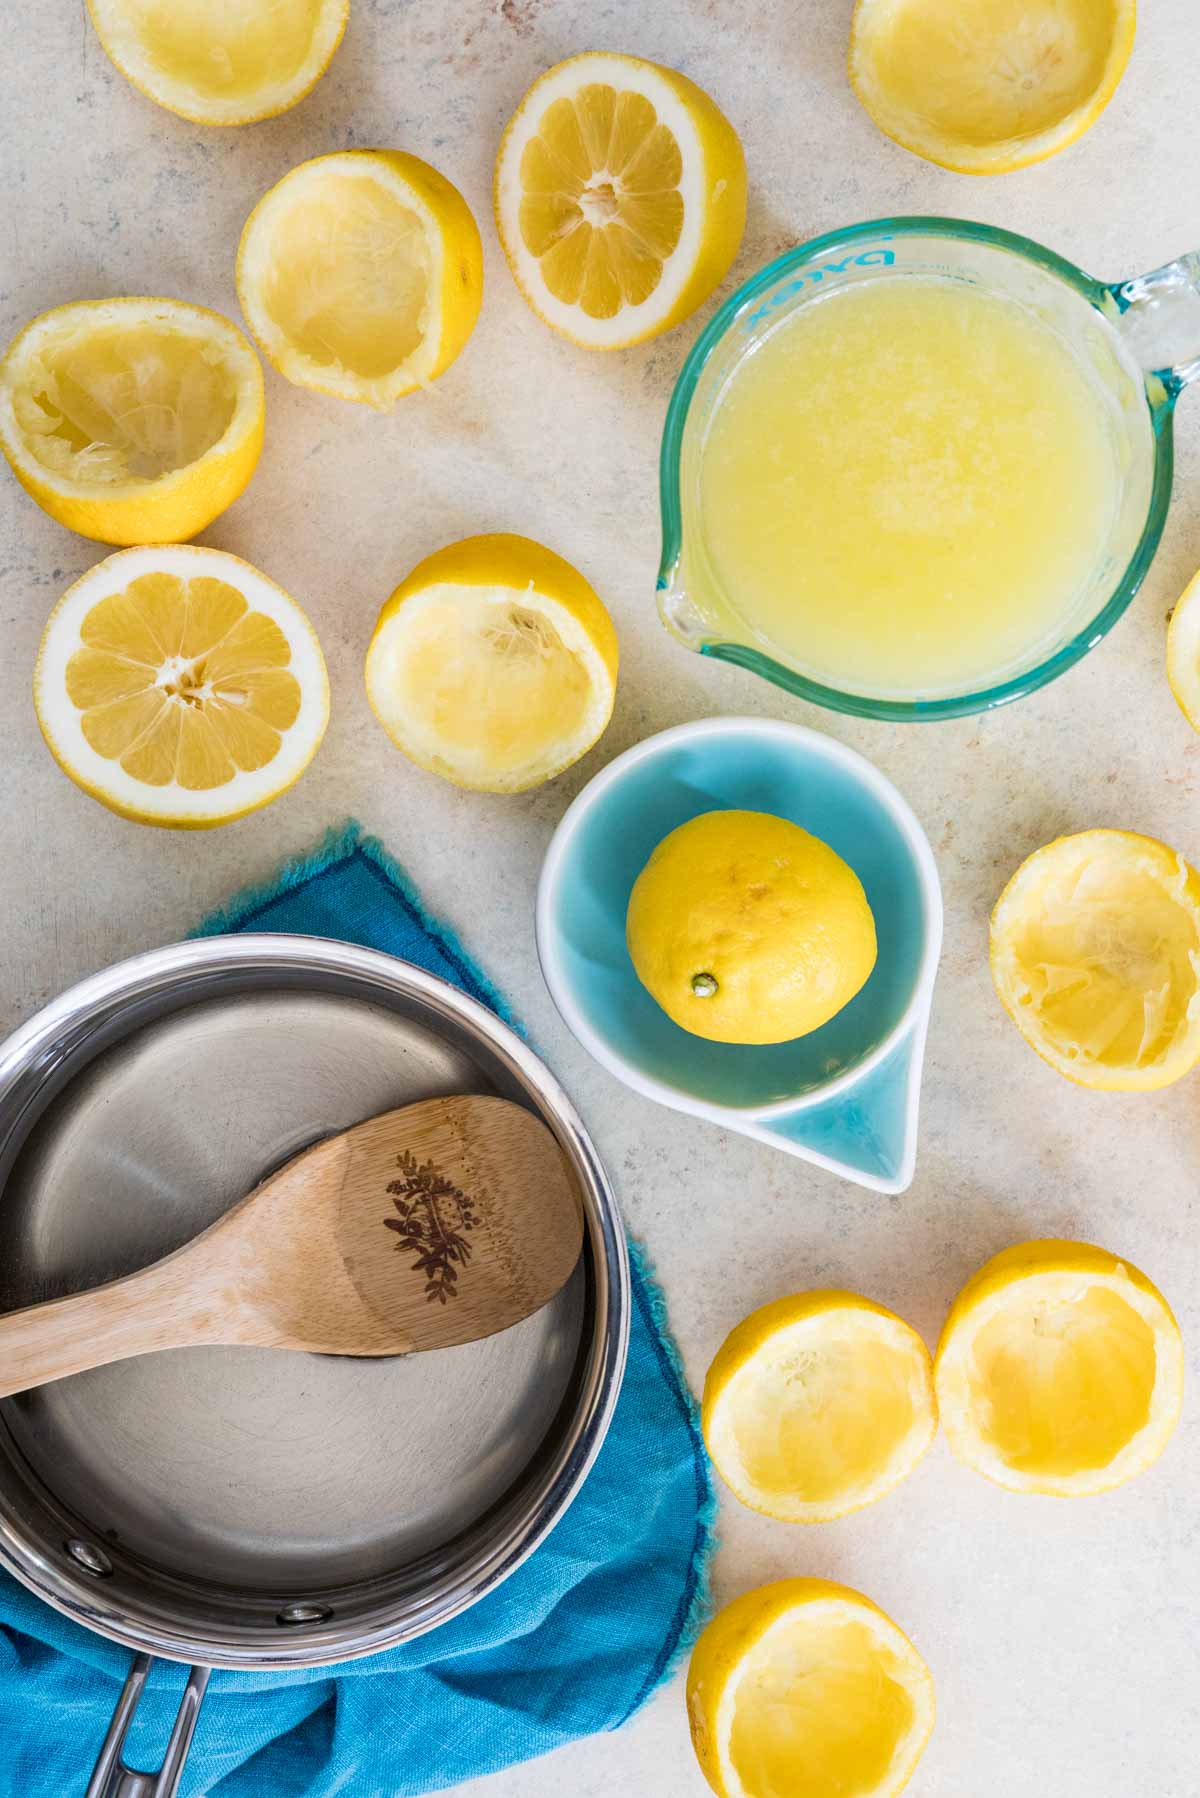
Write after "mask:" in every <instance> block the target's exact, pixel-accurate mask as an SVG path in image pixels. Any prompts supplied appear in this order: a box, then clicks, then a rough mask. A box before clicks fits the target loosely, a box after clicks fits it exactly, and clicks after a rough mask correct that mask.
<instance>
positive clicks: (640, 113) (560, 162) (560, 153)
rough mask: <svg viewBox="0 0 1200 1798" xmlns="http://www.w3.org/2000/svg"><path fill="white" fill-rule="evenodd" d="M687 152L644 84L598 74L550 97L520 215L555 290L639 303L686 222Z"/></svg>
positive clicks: (606, 301) (603, 305) (590, 306)
mask: <svg viewBox="0 0 1200 1798" xmlns="http://www.w3.org/2000/svg"><path fill="white" fill-rule="evenodd" d="M682 176H683V158H682V156H681V154H680V150H679V144H678V143H677V141H676V139H675V136H674V134H673V133H672V132H671V131H670V130H669V128H668V127H667V126H666V125H665V124H663V123H662V121H661V120H660V119H659V117H658V115H657V113H656V111H655V109H654V106H653V105H652V104H651V102H650V100H648V99H647V98H646V96H645V95H644V94H639V93H634V92H630V91H624V92H619V91H618V90H617V89H616V88H615V87H612V86H611V85H609V83H607V82H593V83H589V84H588V85H587V86H585V87H581V88H580V89H579V90H578V91H577V92H576V93H575V94H573V95H569V96H564V97H563V98H562V99H558V100H555V101H554V102H553V103H552V104H551V105H550V106H548V107H547V109H546V112H545V114H544V115H543V117H542V120H541V123H540V124H539V126H538V130H537V134H536V135H535V136H534V137H532V138H531V139H530V141H529V143H528V144H526V146H525V149H524V151H523V152H522V155H521V162H520V181H521V203H520V211H519V225H520V231H521V236H522V238H523V240H524V243H525V247H526V249H527V250H528V251H529V253H530V255H532V256H534V257H536V258H537V260H538V262H539V264H540V267H541V274H542V279H543V281H544V282H545V284H546V286H547V287H548V288H549V290H550V292H551V293H552V294H553V295H554V297H555V299H557V300H561V301H562V302H563V304H564V305H568V306H576V305H577V306H579V307H581V308H582V310H583V311H584V312H585V313H587V315H588V317H589V318H594V319H607V318H615V317H616V315H617V314H618V312H620V311H621V309H622V307H623V306H631V305H640V304H641V303H642V301H644V300H647V299H649V297H650V295H651V294H652V293H653V292H654V290H655V288H656V287H657V286H658V284H659V281H660V280H661V279H662V272H663V263H664V262H665V261H666V259H667V257H668V256H670V255H671V254H672V253H673V252H674V250H675V249H676V247H677V246H678V243H679V239H680V235H681V233H682V230H683V195H682V194H681V192H680V191H679V185H680V181H681V179H682Z"/></svg>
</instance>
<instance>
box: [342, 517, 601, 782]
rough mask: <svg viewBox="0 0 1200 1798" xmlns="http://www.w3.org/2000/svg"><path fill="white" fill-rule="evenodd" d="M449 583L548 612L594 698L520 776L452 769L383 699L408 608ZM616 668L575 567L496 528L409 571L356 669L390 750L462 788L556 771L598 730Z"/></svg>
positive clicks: (590, 593) (592, 596) (595, 602)
mask: <svg viewBox="0 0 1200 1798" xmlns="http://www.w3.org/2000/svg"><path fill="white" fill-rule="evenodd" d="M448 588H449V589H459V588H466V589H485V590H496V591H500V590H503V591H505V592H507V593H508V594H509V595H513V596H519V598H520V600H521V603H522V605H528V606H534V607H536V608H537V609H538V610H540V611H541V612H542V613H543V614H544V616H546V617H547V618H549V619H550V621H551V622H552V623H553V624H554V626H555V629H556V630H557V631H558V634H559V636H560V638H561V639H562V641H563V643H564V645H565V647H567V648H568V649H570V650H571V652H572V653H573V654H575V655H576V656H578V657H579V658H580V660H581V661H582V662H583V664H584V666H585V668H586V669H587V672H588V675H589V685H590V688H591V691H592V694H593V699H594V703H593V705H592V706H591V708H590V709H589V711H588V714H587V717H586V719H585V721H584V723H583V724H582V725H581V726H580V728H579V730H578V731H577V732H576V733H575V735H574V736H573V737H572V738H571V739H569V740H564V741H563V742H562V743H560V744H559V745H558V746H557V747H556V751H555V753H554V754H553V755H551V756H547V758H546V760H545V762H544V763H539V764H536V765H529V766H527V768H526V769H525V770H524V771H523V772H522V773H521V774H519V775H514V776H511V777H508V778H505V779H504V780H500V781H497V780H494V779H491V780H490V779H488V777H487V774H486V770H484V769H482V768H480V769H477V770H475V771H474V772H472V773H470V774H468V773H467V772H466V771H465V770H463V769H462V768H456V767H455V766H454V765H453V763H450V762H448V761H447V760H446V759H445V757H444V756H441V755H439V754H438V753H437V752H436V751H431V750H430V749H428V747H426V746H425V745H423V744H422V743H421V742H419V741H417V740H415V738H414V736H413V733H412V732H411V731H410V730H409V729H408V728H406V721H405V719H404V718H403V716H402V715H401V714H400V713H399V712H398V711H397V710H396V708H395V707H394V705H392V704H391V702H390V690H389V688H388V685H387V682H386V679H385V678H384V662H385V659H386V657H387V654H388V649H389V643H390V641H391V639H392V638H393V637H394V635H395V633H397V632H402V631H403V630H404V629H405V626H406V624H407V623H408V621H409V620H410V619H411V618H412V617H414V616H415V615H416V612H415V611H413V610H410V609H409V608H413V607H416V608H418V609H419V608H420V607H421V606H422V605H424V604H430V603H433V601H434V600H435V598H436V596H437V594H438V592H439V590H442V591H444V590H446V589H448ZM617 669H618V648H617V635H616V630H615V628H614V626H613V623H612V619H611V618H610V616H609V614H608V611H607V609H606V607H605V606H604V604H603V602H602V601H601V599H600V597H599V595H598V594H597V593H596V592H595V591H594V590H593V588H592V587H591V586H590V585H589V583H588V582H586V581H585V580H584V578H583V576H582V575H581V574H580V573H579V571H578V569H576V568H574V567H572V565H571V564H570V563H569V562H567V561H565V560H564V559H563V558H562V557H561V556H558V555H556V554H555V552H554V551H553V550H549V549H546V548H545V546H544V545H542V544H540V543H535V542H534V541H533V540H532V539H530V538H525V537H518V536H514V535H511V534H508V533H503V532H497V533H494V534H492V535H484V536H479V537H468V538H463V539H462V540H461V541H460V542H458V543H452V544H447V545H446V546H445V548H443V549H441V550H435V551H434V553H433V554H432V555H430V556H427V557H426V558H425V560H424V561H423V562H420V563H419V564H418V565H417V567H415V568H414V569H412V570H411V572H410V573H409V574H408V575H407V576H406V577H405V579H404V580H403V581H402V582H401V584H400V585H399V586H398V587H397V588H396V590H395V592H394V593H393V594H392V596H391V598H390V599H388V601H387V602H386V604H385V605H384V607H383V609H382V611H381V612H380V614H379V618H378V620H377V622H376V625H375V629H374V631H373V633H372V636H371V642H370V645H369V647H368V649H367V658H366V664H365V667H364V670H363V675H364V680H365V683H366V689H367V699H368V702H369V704H370V706H371V710H372V711H373V712H374V714H375V716H376V718H377V719H378V720H379V722H380V724H381V725H382V726H383V728H384V730H385V731H386V732H387V734H388V736H389V737H390V738H391V740H392V742H393V743H394V744H395V745H396V747H397V749H399V750H400V751H401V752H402V753H403V754H404V755H406V756H407V757H408V759H409V760H410V761H412V762H413V763H415V765H416V766H417V767H419V768H423V769H424V770H425V772H426V773H429V774H437V775H439V776H440V777H441V778H442V779H443V780H447V781H449V782H450V783H451V785H453V786H457V787H461V788H463V789H465V790H466V791H469V792H477V793H523V792H528V791H530V790H531V789H532V788H534V787H538V786H541V785H543V784H544V782H546V781H547V780H553V779H554V778H555V777H556V776H557V775H559V774H562V773H563V772H564V771H565V770H566V769H567V768H569V767H571V766H572V765H573V764H574V763H575V762H577V761H578V760H579V759H580V758H581V757H582V756H584V755H586V754H587V752H588V750H589V749H591V748H592V747H593V745H594V744H595V743H596V742H597V741H598V739H599V738H600V737H601V736H602V735H603V733H604V731H605V729H606V728H607V726H608V722H609V719H610V718H611V717H612V710H613V705H614V703H615V699H616V685H617Z"/></svg>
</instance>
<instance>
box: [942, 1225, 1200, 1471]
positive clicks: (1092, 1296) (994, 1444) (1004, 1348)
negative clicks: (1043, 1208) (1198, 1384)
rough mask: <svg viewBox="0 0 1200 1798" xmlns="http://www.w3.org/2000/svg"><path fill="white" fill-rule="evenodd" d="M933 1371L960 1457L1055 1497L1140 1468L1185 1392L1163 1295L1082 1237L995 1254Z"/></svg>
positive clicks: (945, 1336) (1156, 1450) (959, 1302)
mask: <svg viewBox="0 0 1200 1798" xmlns="http://www.w3.org/2000/svg"><path fill="white" fill-rule="evenodd" d="M935 1368H936V1371H935V1380H936V1385H937V1395H938V1403H939V1406H940V1408H941V1416H942V1422H943V1424H944V1425H945V1429H946V1435H947V1437H948V1439H949V1442H950V1446H951V1448H952V1449H953V1450H954V1453H955V1454H956V1455H957V1456H958V1457H959V1459H960V1460H962V1461H965V1462H966V1464H967V1466H968V1467H973V1468H974V1469H975V1470H976V1472H978V1473H982V1474H984V1475H986V1477H987V1478H988V1479H990V1480H993V1481H994V1482H995V1483H996V1484H997V1485H1000V1486H1007V1487H1008V1488H1009V1489H1010V1490H1011V1491H1014V1492H1042V1493H1047V1494H1050V1495H1052V1496H1055V1497H1060V1498H1065V1497H1072V1496H1077V1495H1083V1494H1088V1493H1095V1492H1104V1491H1107V1490H1108V1489H1109V1488H1110V1487H1113V1486H1119V1485H1120V1484H1121V1483H1122V1481H1124V1480H1128V1479H1132V1478H1133V1476H1134V1475H1135V1474H1138V1473H1143V1472H1144V1471H1145V1470H1146V1468H1148V1467H1149V1466H1150V1465H1151V1464H1152V1463H1153V1462H1154V1461H1155V1460H1157V1458H1158V1456H1159V1455H1160V1454H1161V1453H1162V1451H1163V1449H1164V1448H1165V1447H1166V1444H1167V1442H1168V1440H1169V1438H1170V1436H1171V1433H1172V1431H1173V1430H1174V1428H1175V1425H1176V1423H1177V1421H1178V1418H1179V1411H1180V1405H1181V1403H1182V1397H1183V1344H1182V1341H1181V1339H1180V1335H1179V1326H1178V1324H1177V1323H1176V1322H1175V1319H1174V1317H1173V1316H1172V1314H1171V1309H1170V1307H1169V1305H1168V1304H1167V1302H1166V1300H1165V1299H1164V1298H1163V1296H1162V1293H1161V1292H1159V1290H1158V1288H1157V1287H1156V1286H1155V1285H1154V1283H1153V1282H1152V1281H1151V1280H1148V1279H1147V1278H1146V1275H1145V1274H1143V1273H1141V1272H1139V1270H1138V1269H1137V1268H1136V1267H1133V1266H1131V1264H1130V1263H1129V1262H1128V1261H1125V1260H1123V1259H1121V1258H1120V1257H1118V1256H1116V1255H1112V1254H1110V1253H1109V1252H1108V1251H1107V1250H1106V1249H1100V1248H1096V1247H1095V1246H1094V1245H1093V1244H1091V1243H1086V1242H1060V1241H1044V1242H1024V1243H1018V1244H1017V1246H1016V1247H1015V1248H1011V1249H1005V1250H1004V1251H1003V1253H1002V1254H999V1255H996V1256H994V1257H993V1258H992V1260H991V1261H989V1262H987V1263H986V1265H985V1266H983V1267H981V1268H980V1270H979V1272H978V1273H977V1274H975V1276H974V1277H973V1278H972V1279H971V1280H969V1281H968V1282H967V1284H966V1286H964V1288H963V1290H962V1291H961V1292H960V1293H959V1295H958V1297H957V1299H956V1300H955V1301H954V1305H953V1308H952V1310H951V1312H950V1316H949V1318H948V1319H947V1322H946V1327H945V1329H944V1330H943V1332H942V1340H941V1342H940V1344H939V1345H938V1351H937V1359H936V1363H935Z"/></svg>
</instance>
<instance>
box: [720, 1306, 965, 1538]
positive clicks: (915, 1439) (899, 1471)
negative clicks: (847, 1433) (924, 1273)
mask: <svg viewBox="0 0 1200 1798" xmlns="http://www.w3.org/2000/svg"><path fill="white" fill-rule="evenodd" d="M836 1316H840V1317H855V1318H857V1319H858V1320H859V1321H860V1323H861V1325H862V1327H863V1329H864V1330H869V1331H870V1332H871V1333H873V1334H874V1335H875V1336H876V1337H877V1338H879V1339H881V1340H888V1341H889V1344H890V1346H893V1347H894V1348H895V1349H896V1351H897V1353H898V1355H902V1356H903V1357H904V1358H905V1359H906V1360H907V1361H908V1363H909V1373H910V1376H911V1378H912V1380H913V1382H914V1385H915V1386H916V1387H917V1388H919V1392H920V1398H919V1401H918V1403H917V1404H916V1405H915V1406H914V1419H913V1423H912V1425H911V1427H910V1429H909V1431H908V1433H907V1434H906V1436H905V1437H904V1438H903V1439H902V1440H901V1441H900V1442H898V1443H897V1444H896V1445H895V1450H894V1453H893V1455H892V1457H891V1459H890V1460H889V1463H888V1466H887V1468H886V1469H885V1470H884V1471H883V1472H882V1473H881V1474H879V1475H878V1476H877V1477H876V1478H875V1479H874V1480H871V1481H867V1482H860V1483H859V1484H858V1485H857V1486H855V1487H854V1488H852V1489H851V1490H850V1491H849V1493H848V1495H847V1497H846V1498H845V1499H843V1500H840V1501H838V1502H836V1503H828V1504H813V1503H805V1502H802V1501H799V1500H795V1501H793V1502H791V1503H787V1502H781V1500H780V1495H779V1494H772V1495H768V1494H766V1493H765V1492H764V1491H763V1490H762V1488H760V1487H758V1486H756V1485H755V1484H754V1482H753V1481H752V1480H750V1479H749V1478H748V1477H747V1476H746V1474H745V1470H744V1467H743V1465H742V1461H741V1456H740V1454H739V1452H738V1450H737V1445H736V1438H735V1433H734V1429H733V1420H732V1416H731V1412H732V1410H733V1409H734V1408H735V1407H736V1404H737V1400H738V1393H737V1384H738V1382H739V1379H740V1377H741V1376H743V1375H744V1374H745V1373H747V1372H748V1371H749V1370H750V1368H751V1367H752V1364H753V1363H754V1362H755V1361H756V1360H757V1359H759V1358H760V1357H761V1356H765V1355H768V1354H770V1353H772V1352H776V1351H777V1350H778V1347H779V1345H780V1340H781V1338H784V1337H789V1336H792V1335H799V1334H801V1333H802V1332H808V1333H814V1334H815V1333H817V1332H819V1330H820V1327H821V1325H822V1323H823V1322H824V1321H826V1320H828V1319H830V1318H831V1317H836ZM937 1427H938V1410H937V1399H936V1395H935V1391H934V1383H933V1360H932V1357H931V1355H930V1353H929V1350H928V1348H927V1347H926V1345H925V1343H924V1341H923V1340H922V1338H921V1336H920V1335H919V1334H918V1332H917V1331H916V1330H914V1329H913V1327H912V1325H911V1324H910V1323H908V1322H907V1321H906V1320H905V1319H904V1318H902V1317H899V1316H897V1314H896V1313H895V1312H894V1311H889V1310H888V1309H887V1308H886V1307H885V1306H883V1305H877V1304H876V1303H875V1302H874V1301H873V1300H871V1299H866V1298H863V1297H861V1296H860V1295H859V1294H858V1293H854V1292H846V1291H842V1290H840V1289H835V1288H821V1289H819V1290H815V1291H811V1292H805V1293H798V1294H795V1295H794V1296H790V1297H787V1298H783V1299H776V1300H775V1301H774V1302H773V1303H771V1304H768V1305H763V1306H762V1307H760V1309H759V1310H757V1311H753V1312H751V1313H750V1315H749V1317H746V1318H744V1319H743V1320H742V1322H741V1323H740V1324H739V1325H737V1327H736V1328H735V1329H734V1330H733V1331H731V1332H730V1334H729V1336H727V1337H726V1339H725V1341H724V1343H722V1345H721V1347H720V1349H719V1350H718V1351H717V1354H716V1355H715V1356H714V1358H713V1362H712V1365H711V1366H710V1368H709V1370H708V1374H707V1376H706V1378H705V1382H704V1393H703V1397H702V1400H701V1429H702V1432H703V1435H704V1441H705V1446H706V1448H707V1449H708V1453H709V1457H710V1459H711V1460H712V1462H713V1465H714V1466H715V1467H716V1469H717V1472H718V1473H719V1474H720V1476H721V1478H722V1480H724V1482H725V1484H726V1485H727V1486H728V1487H729V1489H730V1491H731V1492H732V1493H733V1495H734V1497H735V1498H737V1499H738V1500H739V1502H740V1503H741V1504H744V1505H745V1506H746V1507H747V1508H748V1509H749V1510H752V1511H757V1512H758V1513H759V1514H760V1515H761V1516H764V1517H771V1518H774V1519H775V1521H776V1522H779V1523H797V1524H814V1523H831V1522H833V1521H834V1520H835V1519H837V1518H839V1517H849V1516H852V1515H853V1514H854V1513H855V1512H857V1511H862V1510H865V1509H866V1508H867V1506H868V1505H872V1504H875V1503H876V1502H877V1501H878V1500H879V1499H881V1498H885V1497H886V1496H887V1494H888V1493H889V1492H893V1491H894V1490H895V1489H896V1487H897V1486H899V1485H900V1484H901V1483H902V1482H903V1481H904V1480H906V1479H907V1478H908V1476H909V1475H910V1474H911V1473H912V1472H913V1471H914V1469H915V1468H916V1467H917V1466H918V1465H919V1464H920V1462H921V1461H922V1460H923V1459H924V1457H925V1455H926V1454H927V1453H928V1451H929V1449H930V1447H931V1446H932V1444H933V1440H934V1438H935V1436H936V1435H937Z"/></svg>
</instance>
